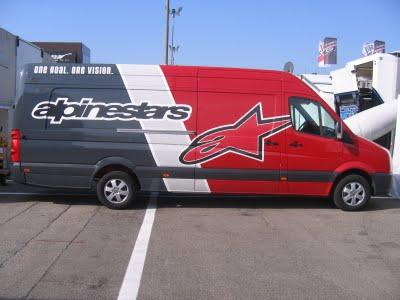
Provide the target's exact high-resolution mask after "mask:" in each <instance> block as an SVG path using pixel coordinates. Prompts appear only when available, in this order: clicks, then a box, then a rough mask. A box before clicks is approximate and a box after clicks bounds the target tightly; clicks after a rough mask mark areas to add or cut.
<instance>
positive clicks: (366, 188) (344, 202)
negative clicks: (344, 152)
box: [333, 175, 371, 211]
mask: <svg viewBox="0 0 400 300" xmlns="http://www.w3.org/2000/svg"><path fill="white" fill-rule="evenodd" d="M370 198H371V186H370V184H369V183H368V181H367V180H366V179H365V178H364V177H362V176H360V175H348V176H346V177H344V178H342V179H341V180H340V181H339V182H338V183H337V184H336V187H335V190H334V192H333V201H334V203H335V205H336V207H338V208H340V209H342V210H347V211H357V210H361V209H362V208H364V207H365V206H366V205H367V203H368V201H369V199H370Z"/></svg>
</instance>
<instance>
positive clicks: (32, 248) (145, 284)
mask: <svg viewBox="0 0 400 300" xmlns="http://www.w3.org/2000/svg"><path fill="white" fill-rule="evenodd" d="M5 192H10V193H12V192H18V193H28V192H32V193H35V194H34V195H31V196H29V195H26V194H8V195H5V194H1V193H5ZM67 193H68V191H54V190H51V191H48V190H46V189H38V188H34V191H32V188H30V187H29V188H27V187H21V186H17V185H13V184H12V185H10V186H9V187H0V299H20V298H25V299H117V297H118V294H119V291H120V288H121V284H122V282H123V280H124V275H125V272H126V270H127V266H128V264H129V261H130V257H131V253H132V250H133V248H134V246H135V242H136V240H137V238H138V234H139V231H140V229H141V226H142V223H143V218H144V215H145V211H146V206H147V203H148V201H149V197H150V196H149V195H146V194H144V195H141V196H140V197H139V198H138V201H137V203H136V204H135V205H134V206H133V207H132V208H131V209H128V210H124V211H113V210H110V209H107V208H105V207H103V206H101V205H100V204H99V203H98V202H97V200H96V198H95V197H94V195H91V194H87V193H86V194H84V193H82V192H76V194H75V195H67ZM49 194H51V195H49ZM399 221H400V200H396V199H391V198H379V199H378V198H374V199H372V201H371V204H370V205H369V206H368V208H367V209H366V210H364V211H362V212H343V211H341V210H338V209H335V208H334V206H333V205H332V204H331V203H330V201H329V200H327V199H321V198H285V197H283V198H266V197H241V196H223V197H213V196H188V195H186V196H177V195H168V196H165V195H164V196H159V197H158V198H157V210H156V212H155V217H154V224H153V227H152V230H151V235H150V239H149V244H148V250H147V253H146V255H145V262H144V268H143V272H142V274H141V280H140V287H139V291H138V299H293V298H296V299H338V298H341V299H343V298H346V299H348V298H354V299H399V298H400V229H399V228H400V227H399V225H398V224H399Z"/></svg>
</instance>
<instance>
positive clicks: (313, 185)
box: [284, 94, 343, 195]
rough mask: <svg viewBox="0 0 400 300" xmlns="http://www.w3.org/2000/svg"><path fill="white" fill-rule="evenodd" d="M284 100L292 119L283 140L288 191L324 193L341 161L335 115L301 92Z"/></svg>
mask: <svg viewBox="0 0 400 300" xmlns="http://www.w3.org/2000/svg"><path fill="white" fill-rule="evenodd" d="M284 103H285V110H286V111H288V112H290V116H291V120H292V126H291V127H290V128H289V129H288V130H287V131H286V143H285V146H286V160H287V180H288V184H287V192H288V193H289V194H301V195H326V194H327V193H328V192H329V190H330V187H331V185H332V181H333V179H334V170H335V169H336V168H337V167H338V166H339V164H340V163H341V161H342V149H343V144H342V142H341V141H338V140H337V139H336V138H335V122H336V120H335V117H333V114H332V113H331V112H330V109H329V108H328V107H326V106H323V105H321V104H320V103H319V102H318V101H316V100H313V99H312V98H311V97H307V96H304V95H294V94H287V95H286V101H284Z"/></svg>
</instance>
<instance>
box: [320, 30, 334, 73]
mask: <svg viewBox="0 0 400 300" xmlns="http://www.w3.org/2000/svg"><path fill="white" fill-rule="evenodd" d="M336 64H337V38H329V37H327V38H324V39H323V40H322V41H320V42H319V46H318V66H319V67H322V68H323V67H329V66H330V65H336Z"/></svg>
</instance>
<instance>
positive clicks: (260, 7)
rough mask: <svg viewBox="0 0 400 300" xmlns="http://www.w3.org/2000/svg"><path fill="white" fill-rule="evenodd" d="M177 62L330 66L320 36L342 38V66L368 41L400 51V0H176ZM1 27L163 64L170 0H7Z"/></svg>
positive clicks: (100, 55)
mask: <svg viewBox="0 0 400 300" xmlns="http://www.w3.org/2000/svg"><path fill="white" fill-rule="evenodd" d="M170 1H171V7H178V6H183V12H182V15H181V16H180V17H178V18H177V19H176V31H175V37H176V39H175V41H176V43H177V44H179V45H180V49H179V52H178V54H177V56H176V63H177V64H183V65H217V66H232V67H252V68H264V69H282V67H283V65H284V63H285V62H286V61H288V60H291V61H293V62H294V65H295V72H296V73H303V72H327V71H329V70H324V69H319V68H318V67H317V52H318V51H317V50H318V47H317V46H318V41H319V40H320V39H322V38H323V37H325V36H332V37H337V38H338V47H339V48H338V66H342V65H344V64H345V62H346V61H349V60H352V59H356V58H358V57H360V56H361V47H362V43H363V42H366V41H373V40H375V39H378V40H383V41H386V49H387V51H393V50H400V18H399V16H398V13H399V11H400V1H399V0H381V1H375V0H374V1H372V0H371V1H368V0H363V1H358V0H357V1H350V0H345V1H343V0H338V1H334V0H331V1H317V0H315V1H311V0H280V1H275V0H272V1H256V0H254V1H234V0H231V1H227V0H219V1H218V0H214V1H212V0H202V1H199V0H198V1H194V0H191V1H189V0H186V1H184V0H170ZM0 27H3V28H5V29H6V30H8V31H10V32H12V33H13V34H16V35H19V36H21V37H22V38H24V39H26V40H31V41H82V42H84V43H85V44H86V45H87V46H88V47H89V48H90V49H91V51H92V62H96V63H140V64H162V63H163V58H164V0H148V1H135V0H129V1H128V0H125V1H123V0H120V1H118V0H114V1H111V0H110V1H101V0H98V1H94V0H80V1H76V0H68V1H56V0H52V1H47V0H41V1H28V0H25V1H24V0H0Z"/></svg>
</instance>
